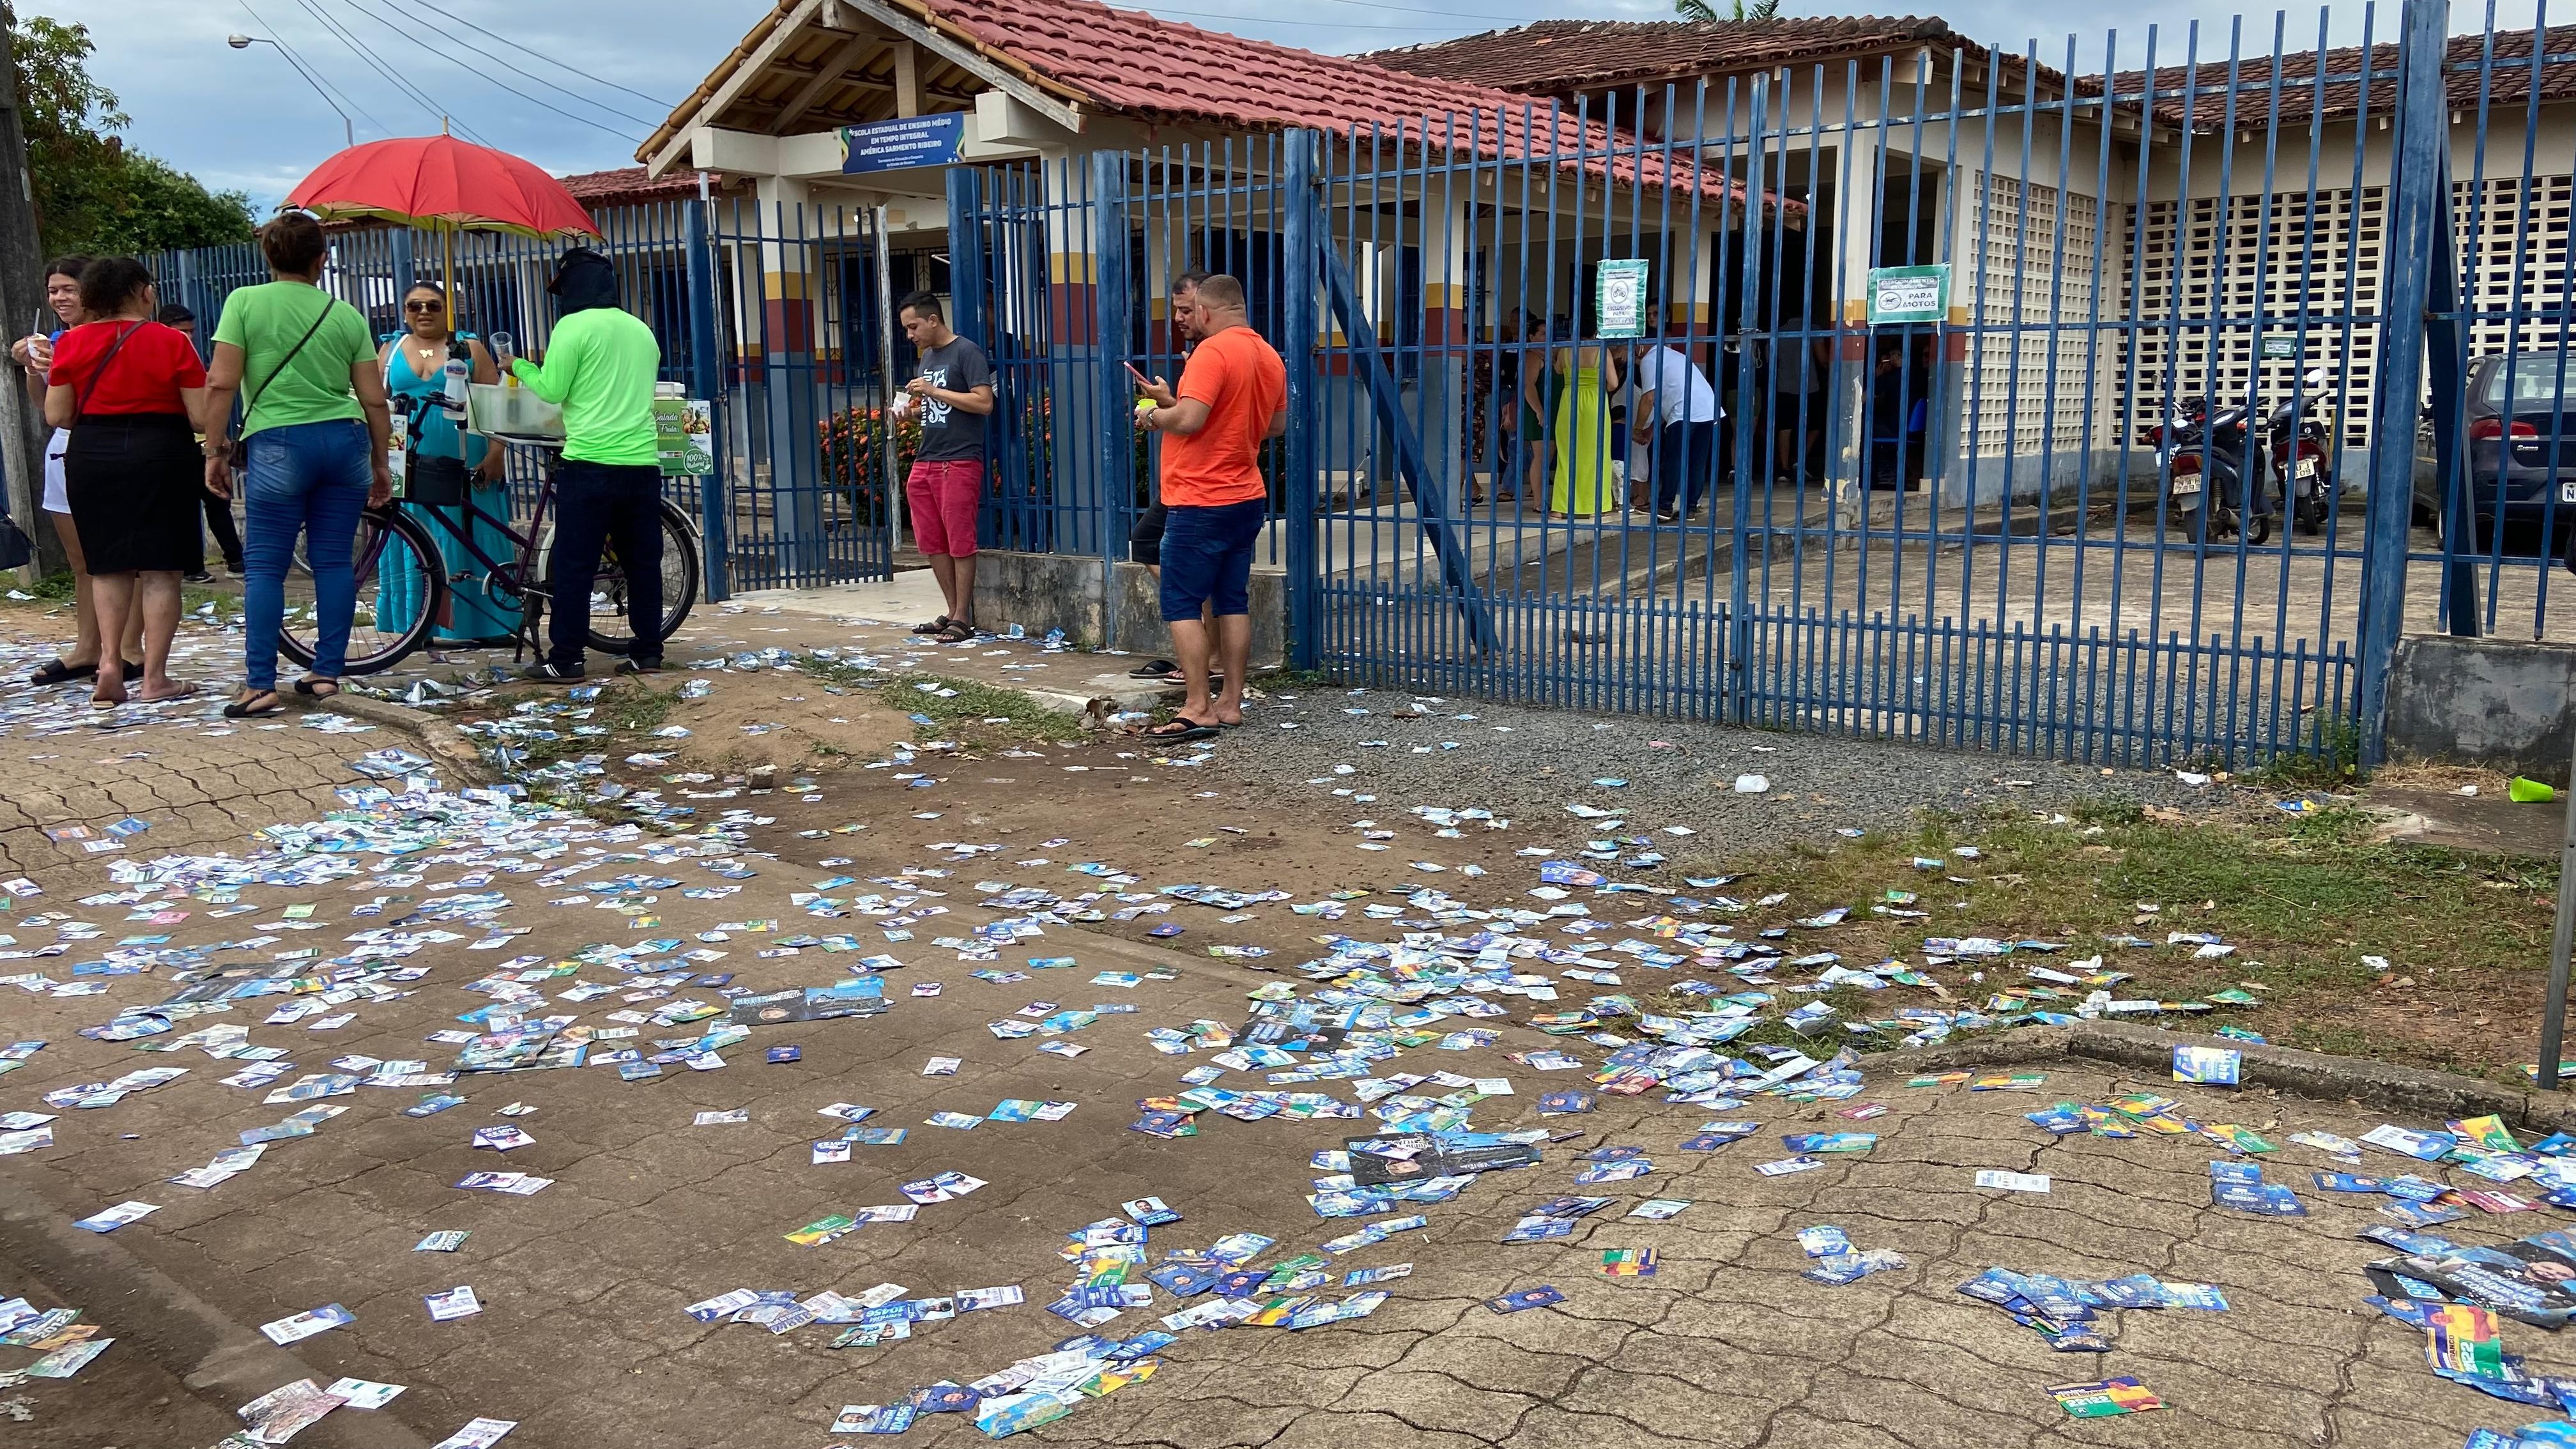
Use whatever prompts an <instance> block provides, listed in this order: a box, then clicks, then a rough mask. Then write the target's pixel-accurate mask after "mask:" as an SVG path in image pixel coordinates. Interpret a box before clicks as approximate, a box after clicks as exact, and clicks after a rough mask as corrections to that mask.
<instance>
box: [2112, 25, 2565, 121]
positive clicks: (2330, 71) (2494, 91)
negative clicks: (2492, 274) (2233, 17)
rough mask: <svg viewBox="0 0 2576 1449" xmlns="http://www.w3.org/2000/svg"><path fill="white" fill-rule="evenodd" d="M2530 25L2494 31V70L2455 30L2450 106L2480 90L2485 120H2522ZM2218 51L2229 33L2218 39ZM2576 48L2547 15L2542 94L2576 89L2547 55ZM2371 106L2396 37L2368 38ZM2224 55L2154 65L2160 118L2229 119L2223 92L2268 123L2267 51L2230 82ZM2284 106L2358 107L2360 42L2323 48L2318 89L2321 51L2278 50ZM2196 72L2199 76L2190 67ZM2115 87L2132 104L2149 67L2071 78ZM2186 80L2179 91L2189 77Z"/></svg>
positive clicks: (2468, 101) (2243, 117)
mask: <svg viewBox="0 0 2576 1449" xmlns="http://www.w3.org/2000/svg"><path fill="white" fill-rule="evenodd" d="M2533 34H2534V32H2532V31H2529V30H2499V31H2497V32H2495V48H2494V50H2493V52H2492V55H2493V60H2492V61H2491V62H2490V63H2489V64H2490V65H2491V67H2492V68H2491V70H2489V71H2488V72H2487V73H2486V74H2485V75H2484V76H2482V75H2481V73H2480V71H2479V69H2478V67H2479V63H2480V60H2479V58H2480V57H2481V56H2483V55H2487V54H2489V53H2490V52H2489V51H2488V50H2487V37H2486V36H2485V35H2483V34H2478V35H2454V36H2452V37H2451V38H2450V41H2449V43H2448V45H2447V47H2446V52H2445V54H2444V56H2443V68H2444V71H2445V74H2444V76H2443V78H2442V88H2443V91H2444V93H2445V97H2446V99H2447V101H2448V103H2449V106H2450V109H2452V110H2453V111H2456V112H2461V113H2463V114H2473V113H2475V112H2476V110H2477V109H2478V105H2479V97H2480V92H2481V91H2482V90H2483V92H2484V95H2485V103H2486V106H2487V115H2488V123H2489V124H2490V125H2492V126H2499V127H2508V126H2515V125H2519V124H2520V123H2521V117H2522V115H2523V108H2524V107H2525V106H2526V105H2527V104H2528V103H2529V100H2530V97H2531V91H2532V84H2531V80H2532V75H2531V42H2532V36H2533ZM2217 48H2218V49H2220V50H2221V51H2222V52H2223V51H2224V48H2225V42H2224V41H2221V42H2219V45H2218V47H2217ZM2571 50H2576V25H2553V26H2551V27H2550V28H2549V35H2548V39H2547V43H2546V44H2545V46H2544V47H2543V49H2542V52H2541V53H2542V57H2543V59H2542V61H2541V67H2540V99H2541V100H2542V101H2544V102H2547V101H2561V100H2567V99H2569V98H2571V97H2576V64H2570V63H2568V62H2566V61H2563V60H2556V59H2553V58H2554V57H2558V56H2564V55H2566V54H2568V53H2569V52H2570V51H2571ZM2369 61H2370V64H2369V81H2370V110H2371V113H2372V114H2374V115H2384V114H2388V113H2389V112H2390V110H2391V108H2392V107H2393V106H2394V105H2395V103H2396V99H2397V79H2396V77H2397V63H2398V58H2397V47H2396V46H2395V45H2394V44H2387V45H2374V46H2372V47H2371V48H2370V57H2369ZM2229 64H2230V62H2229V61H2228V60H2227V59H2225V58H2224V55H2223V54H2222V56H2221V58H2220V59H2218V60H2214V61H2213V60H2204V61H2202V62H2201V63H2200V64H2199V65H2197V66H2190V65H2175V66H2160V67H2158V68H2157V70H2156V73H2155V90H2154V96H2155V107H2156V115H2157V117H2158V118H2159V119H2161V120H2164V121H2168V122H2171V123H2174V124H2180V123H2181V121H2182V119H2183V109H2184V106H2185V105H2186V104H2188V105H2189V106H2190V109H2191V117H2192V124H2193V129H2195V130H2202V131H2212V130H2217V129H2219V128H2221V127H2224V126H2226V125H2227V124H2228V121H2229V119H2230V113H2229V111H2228V101H2229V99H2230V97H2231V96H2232V97H2233V99H2234V101H2235V111H2234V115H2233V119H2234V121H2235V124H2236V128H2237V129H2238V130H2249V129H2254V130H2259V129H2262V128H2264V127H2266V126H2268V125H2269V124H2270V120H2271V116H2272V107H2273V105H2274V100H2273V90H2272V56H2271V52H2270V51H2269V50H2268V49H2265V50H2262V51H2260V52H2258V53H2256V54H2253V55H2244V56H2240V57H2238V58H2237V60H2236V61H2235V62H2234V66H2235V84H2234V85H2233V87H2232V88H2231V87H2230V85H2229V82H2228V67H2229ZM2280 70H2281V87H2280V93H2279V97H2280V98H2279V102H2278V104H2279V106H2280V116H2281V119H2282V121H2283V122H2285V123H2288V124H2293V125H2295V124H2298V123H2300V122H2303V121H2305V120H2307V119H2308V118H2309V117H2311V116H2315V115H2317V114H2318V113H2319V110H2320V107H2322V111H2323V118H2325V119H2339V118H2343V117H2348V116H2351V115H2353V114H2355V113H2356V112H2357V111H2358V110H2359V109H2360V107H2361V91H2362V79H2363V67H2362V52H2361V47H2359V46H2348V47H2345V48H2343V49H2341V50H2330V51H2327V52H2326V53H2325V85H2324V88H2323V90H2324V94H2323V96H2322V98H2320V96H2319V93H2318V91H2319V88H2318V85H2317V52H2316V50H2315V49H2314V48H2313V47H2312V48H2310V49H2308V50H2305V51H2291V52H2287V53H2285V54H2283V55H2282V57H2281V66H2280ZM2195 72H2197V76H2196V78H2195V75H2194V73H2195ZM2106 83H2107V84H2108V85H2109V86H2110V87H2111V88H2112V95H2113V97H2114V99H2113V104H2114V106H2117V105H2118V104H2119V102H2120V100H2121V99H2123V98H2126V99H2128V100H2130V101H2131V102H2132V103H2133V104H2134V103H2135V101H2137V100H2139V99H2143V98H2144V97H2145V95H2146V94H2147V90H2146V84H2147V81H2146V75H2145V73H2144V72H2142V71H2122V72H2121V73H2119V74H2118V75H2115V76H2112V77H2109V78H2108V80H2107V82H2106V80H2105V78H2104V77H2102V76H2085V77H2082V78H2080V79H2078V80H2077V81H2076V83H2075V84H2076V88H2077V89H2078V90H2080V91H2089V92H2091V93H2092V94H2095V95H2099V94H2101V93H2102V88H2103V86H2104V85H2105V84H2106ZM2187 84H2188V85H2189V86H2191V87H2192V91H2191V94H2190V95H2189V96H2188V97H2187V98H2186V96H2185V95H2184V87H2185V85H2187Z"/></svg>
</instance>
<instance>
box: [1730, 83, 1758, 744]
mask: <svg viewBox="0 0 2576 1449" xmlns="http://www.w3.org/2000/svg"><path fill="white" fill-rule="evenodd" d="M1770 101H1771V85H1770V78H1769V77H1768V76H1755V77H1754V78H1753V94H1752V97H1751V101H1750V106H1749V109H1750V112H1751V117H1752V123H1751V127H1750V131H1749V134H1748V136H1747V138H1746V141H1745V145H1744V182H1743V186H1744V217H1745V220H1744V231H1745V236H1746V238H1747V241H1746V244H1745V246H1744V255H1743V257H1742V258H1741V259H1740V260H1741V262H1742V265H1743V276H1744V282H1743V288H1742V291H1741V292H1740V293H1739V294H1738V295H1737V297H1736V309H1735V332H1736V339H1737V346H1736V349H1735V396H1736V411H1737V413H1738V414H1739V416H1740V417H1741V418H1742V419H1743V421H1742V422H1740V423H1739V424H1738V427H1739V429H1740V431H1738V433H1737V434H1736V449H1735V520H1734V533H1735V567H1734V569H1733V570H1732V571H1731V572H1732V575H1733V576H1732V577H1731V578H1730V579H1728V581H1727V600H1726V674H1725V676H1724V677H1725V680H1726V686H1727V698H1726V702H1725V717H1726V719H1727V720H1728V721H1729V722H1730V723H1733V724H1739V725H1740V724H1743V723H1745V722H1746V721H1747V720H1748V719H1749V718H1751V713H1752V707H1753V690H1754V679H1753V670H1752V654H1753V595H1752V567H1753V564H1752V552H1751V545H1752V538H1753V522H1752V520H1753V477H1754V474H1753V457H1754V454H1755V452H1756V451H1757V449H1756V447H1755V446H1754V444H1755V441H1756V440H1755V438H1754V435H1753V432H1752V418H1753V409H1754V396H1753V393H1754V384H1755V377H1754V372H1753V361H1754V359H1753V349H1752V348H1751V347H1748V346H1745V345H1743V339H1744V334H1745V333H1746V332H1748V331H1750V330H1751V328H1752V325H1753V323H1754V322H1755V321H1756V320H1757V318H1758V317H1759V315H1760V307H1761V301H1760V299H1761V296H1762V248H1761V247H1760V246H1759V245H1758V244H1756V242H1755V240H1754V239H1755V238H1758V237H1759V235H1760V233H1761V229H1762V146H1763V141H1762V123H1763V120H1764V119H1765V118H1764V115H1763V111H1764V108H1765V107H1767V106H1768V105H1769V104H1770ZM1717 291H1718V296H1719V298H1720V299H1721V300H1720V305H1723V299H1724V297H1725V294H1726V289H1725V288H1723V287H1720V288H1718V289H1717ZM1720 325H1723V323H1721V324H1720ZM1762 528H1763V538H1762V543H1763V548H1764V549H1765V551H1766V552H1767V551H1768V549H1769V548H1770V544H1771V537H1770V528H1771V510H1770V499H1769V497H1768V496H1767V495H1766V496H1765V497H1764V499H1763V512H1762Z"/></svg>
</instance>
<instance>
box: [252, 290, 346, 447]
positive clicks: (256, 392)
mask: <svg viewBox="0 0 2576 1449" xmlns="http://www.w3.org/2000/svg"><path fill="white" fill-rule="evenodd" d="M338 305H339V299H338V298H336V297H329V296H326V297H324V298H323V299H322V310H321V311H320V312H319V313H317V314H316V315H315V316H314V318H313V325H312V326H310V327H307V328H305V329H304V335H303V336H301V337H298V338H296V339H295V345H294V346H293V347H290V348H288V349H286V355H285V356H284V357H281V358H279V359H278V360H277V366H275V367H272V368H270V369H269V370H268V376H266V377H264V378H261V379H260V382H259V386H257V387H255V388H253V389H251V390H250V391H249V392H248V393H246V394H244V395H243V397H242V426H243V427H245V428H247V427H249V426H250V415H251V413H252V411H253V410H254V409H256V408H258V406H259V400H260V399H261V398H262V397H264V396H266V395H267V393H268V385H269V384H270V383H273V382H275V381H277V379H278V375H279V374H281V373H283V372H285V371H286V367H287V364H289V363H291V362H293V361H294V360H295V354H297V353H299V352H302V351H303V350H304V344H305V343H307V342H310V341H312V340H313V334H314V333H316V332H319V331H321V330H322V324H323V323H325V322H327V321H329V320H330V319H331V309H332V308H333V307H336V306H338Z"/></svg>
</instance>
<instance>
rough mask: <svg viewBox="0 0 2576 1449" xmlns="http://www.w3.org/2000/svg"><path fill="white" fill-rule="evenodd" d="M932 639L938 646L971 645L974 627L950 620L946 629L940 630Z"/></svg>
mask: <svg viewBox="0 0 2576 1449" xmlns="http://www.w3.org/2000/svg"><path fill="white" fill-rule="evenodd" d="M932 637H933V640H934V642H936V643H940V644H966V643H971V642H973V640H974V638H975V626H974V625H972V624H960V623H958V622H957V621H956V620H954V619H951V620H950V621H949V622H948V627H947V628H945V629H942V630H940V631H939V632H938V633H937V634H936V635H934V636H932Z"/></svg>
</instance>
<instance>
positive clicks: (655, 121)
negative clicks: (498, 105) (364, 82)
mask: <svg viewBox="0 0 2576 1449" xmlns="http://www.w3.org/2000/svg"><path fill="white" fill-rule="evenodd" d="M348 3H349V5H350V7H351V8H352V9H356V8H357V6H358V4H359V3H360V0H348ZM369 3H372V4H375V5H377V6H379V7H380V8H388V9H389V8H391V7H389V6H384V5H383V4H382V0H369ZM359 13H360V14H362V15H364V14H368V12H367V11H364V10H360V11H359ZM393 13H394V19H393V20H391V21H384V20H379V21H378V23H379V24H383V25H386V26H388V27H389V28H391V29H393V30H394V31H395V33H397V34H401V35H406V36H408V37H409V38H410V39H412V40H414V41H417V42H419V43H420V44H422V45H424V46H427V47H429V48H430V49H432V50H436V49H438V47H439V46H440V45H442V44H448V43H452V44H455V45H457V46H459V47H462V48H463V49H466V50H470V51H472V52H474V53H475V54H476V55H479V56H481V57H483V58H484V59H485V60H488V61H490V62H492V63H493V64H494V65H497V66H499V67H501V68H502V69H503V70H506V71H508V72H510V73H511V74H512V75H515V76H519V77H521V78H522V79H525V80H527V81H529V82H531V83H533V84H535V85H539V86H546V87H550V88H554V89H556V90H557V91H558V92H559V93H560V94H561V95H562V96H563V97H564V99H566V100H571V101H579V102H580V103H581V104H583V105H586V106H591V107H594V108H596V109H598V110H601V111H605V112H606V113H608V114H609V115H612V116H615V117H617V118H618V119H620V120H624V121H632V122H634V123H635V124H637V125H639V126H645V127H652V126H658V125H660V124H661V118H660V117H658V116H638V115H633V114H630V113H628V112H625V111H621V110H619V109H617V108H616V107H615V106H612V105H609V104H607V103H606V102H603V101H595V100H592V99H591V98H590V97H588V96H584V95H578V94H575V93H573V92H571V91H566V90H562V89H561V88H560V87H557V86H555V83H554V82H552V81H549V80H547V79H546V78H545V77H543V76H539V75H531V74H529V73H528V72H527V71H524V70H521V69H520V68H519V67H517V66H515V65H512V64H511V63H510V62H509V61H507V60H505V59H503V58H502V57H500V56H497V55H494V54H493V53H492V52H490V51H488V50H485V49H484V48H482V47H481V46H479V45H476V44H475V43H474V42H472V41H470V40H466V39H463V38H462V37H459V36H442V35H437V34H431V35H427V36H423V35H417V34H413V33H412V32H409V31H406V30H404V29H403V28H402V26H401V25H400V23H399V22H400V21H401V20H402V19H403V18H404V17H403V14H402V12H401V11H400V10H395V11H394V12H393ZM368 18H370V19H375V18H376V17H375V16H373V15H369V17H368ZM442 53H443V52H442ZM446 58H447V59H448V60H449V61H450V62H451V63H452V64H456V65H459V66H462V65H463V64H464V62H462V61H458V60H456V58H455V57H453V56H447V57H446ZM467 69H468V70H469V71H470V69H471V68H470V67H467ZM483 79H486V80H489V79H490V77H488V76H487V77H483ZM492 83H493V84H495V85H500V82H498V81H493V82H492ZM502 89H504V90H509V91H510V93H511V94H512V95H516V96H521V97H522V98H523V99H527V100H532V101H535V97H533V96H527V95H526V93H525V92H522V91H518V90H515V89H512V88H511V87H508V86H503V87H502ZM536 104H538V105H545V104H546V103H545V102H543V101H536ZM557 114H562V113H561V112H558V113H557ZM574 119H576V120H577V119H580V118H579V117H575V118H574ZM613 134H614V133H613Z"/></svg>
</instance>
